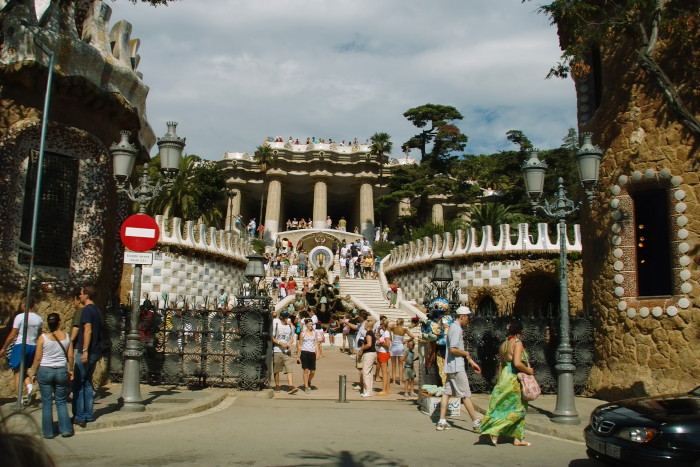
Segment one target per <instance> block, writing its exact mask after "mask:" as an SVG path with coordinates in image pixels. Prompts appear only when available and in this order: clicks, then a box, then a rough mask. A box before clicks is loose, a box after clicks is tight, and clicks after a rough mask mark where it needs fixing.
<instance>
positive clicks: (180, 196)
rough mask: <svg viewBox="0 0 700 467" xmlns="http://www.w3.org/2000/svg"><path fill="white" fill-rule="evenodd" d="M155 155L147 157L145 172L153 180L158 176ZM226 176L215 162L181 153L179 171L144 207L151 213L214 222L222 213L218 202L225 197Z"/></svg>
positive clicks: (217, 221)
mask: <svg viewBox="0 0 700 467" xmlns="http://www.w3.org/2000/svg"><path fill="white" fill-rule="evenodd" d="M159 166H160V162H159V158H158V156H156V157H154V158H153V159H151V165H150V166H149V175H150V178H151V180H152V182H153V183H155V182H156V181H157V179H158V178H159V177H160V175H159V174H158V167H159ZM225 188H226V178H225V175H224V173H223V172H221V171H220V170H219V169H218V168H217V167H216V166H215V165H213V164H212V163H210V162H209V161H203V160H202V159H201V158H200V157H198V156H195V155H189V156H183V157H182V159H181V161H180V172H179V173H178V174H177V176H176V177H175V179H174V180H173V183H172V184H171V185H170V186H166V187H165V188H164V189H162V190H161V191H160V193H158V195H157V196H156V197H155V199H154V200H153V201H151V202H150V203H149V205H148V207H147V212H148V213H149V214H151V215H157V214H167V215H168V216H170V217H180V218H182V219H184V220H191V221H196V220H201V221H202V222H203V223H205V224H207V225H210V226H216V225H219V224H220V223H221V219H222V217H223V215H222V213H221V210H220V209H219V208H220V206H221V205H222V204H223V203H224V201H225V193H224V189H225Z"/></svg>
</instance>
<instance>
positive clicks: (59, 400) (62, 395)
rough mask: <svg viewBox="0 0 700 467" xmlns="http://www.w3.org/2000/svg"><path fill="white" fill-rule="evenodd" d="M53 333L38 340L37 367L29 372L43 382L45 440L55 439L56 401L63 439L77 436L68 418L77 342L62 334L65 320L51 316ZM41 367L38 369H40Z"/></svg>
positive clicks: (54, 314) (35, 378)
mask: <svg viewBox="0 0 700 467" xmlns="http://www.w3.org/2000/svg"><path fill="white" fill-rule="evenodd" d="M46 323H47V324H48V327H49V332H47V333H44V334H42V335H41V336H39V338H38V339H37V341H36V354H35V356H34V364H33V365H32V368H31V369H30V370H29V375H30V376H33V378H32V379H33V380H34V381H35V382H36V381H38V382H39V391H40V392H41V431H42V433H43V435H44V438H47V439H51V438H53V437H54V436H55V434H54V431H53V401H54V400H55V401H56V412H57V414H58V429H59V431H60V432H61V436H63V437H64V438H67V437H69V436H73V424H72V423H71V420H70V417H69V416H68V407H67V405H66V399H67V397H68V392H69V387H70V386H69V385H70V380H71V378H72V377H73V372H72V371H69V368H73V343H72V342H71V341H70V337H69V336H68V334H67V333H65V332H63V331H61V330H60V329H59V327H60V326H61V317H60V316H59V315H58V313H51V314H50V315H49V316H48V318H47V319H46ZM37 368H38V369H37Z"/></svg>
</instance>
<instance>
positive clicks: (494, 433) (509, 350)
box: [479, 321, 535, 446]
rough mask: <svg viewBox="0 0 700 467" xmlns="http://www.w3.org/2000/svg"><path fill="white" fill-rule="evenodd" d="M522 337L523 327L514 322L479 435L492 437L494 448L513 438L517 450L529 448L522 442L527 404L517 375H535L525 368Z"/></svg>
mask: <svg viewBox="0 0 700 467" xmlns="http://www.w3.org/2000/svg"><path fill="white" fill-rule="evenodd" d="M522 333H523V325H522V323H520V322H518V321H513V322H511V323H510V324H509V325H508V339H507V340H506V341H505V342H504V343H503V344H501V347H500V349H499V356H500V363H499V370H498V374H499V376H498V382H497V383H496V386H494V388H493V391H492V392H491V397H490V398H489V409H488V411H487V412H486V415H485V416H484V418H482V419H481V429H480V430H479V432H480V433H482V434H486V435H490V436H491V444H493V445H494V446H496V444H497V443H498V437H499V436H508V437H512V438H513V445H514V446H530V443H528V442H526V441H524V440H523V437H524V436H525V414H527V404H528V401H527V400H526V399H525V398H524V397H523V393H522V387H521V385H520V381H519V379H518V373H519V372H522V373H525V374H527V375H534V374H535V371H534V370H533V369H532V368H530V367H529V366H527V365H526V362H527V352H526V351H525V349H524V347H523V343H522V342H521V341H520V337H521V336H522Z"/></svg>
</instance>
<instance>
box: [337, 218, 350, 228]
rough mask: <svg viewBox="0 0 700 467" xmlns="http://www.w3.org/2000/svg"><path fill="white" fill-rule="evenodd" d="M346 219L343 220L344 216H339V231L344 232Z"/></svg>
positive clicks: (346, 223)
mask: <svg viewBox="0 0 700 467" xmlns="http://www.w3.org/2000/svg"><path fill="white" fill-rule="evenodd" d="M347 225H348V221H346V220H345V217H341V218H340V220H339V221H338V230H340V231H341V232H345V231H346V229H347Z"/></svg>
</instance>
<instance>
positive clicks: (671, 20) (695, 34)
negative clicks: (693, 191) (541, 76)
mask: <svg viewBox="0 0 700 467" xmlns="http://www.w3.org/2000/svg"><path fill="white" fill-rule="evenodd" d="M522 1H523V3H524V2H525V1H528V0H522ZM538 11H540V12H541V13H544V14H546V15H547V16H549V17H550V19H551V20H552V23H553V24H556V25H557V27H558V28H559V31H560V43H561V46H562V49H563V51H564V53H563V54H562V61H561V62H560V63H558V64H557V65H556V66H555V67H553V68H552V69H551V70H550V72H549V75H548V76H547V77H551V76H557V77H561V78H565V77H568V75H569V74H574V75H575V76H577V77H585V76H586V75H588V74H589V73H590V72H591V61H590V59H589V57H590V55H591V51H596V52H599V51H600V50H601V49H602V48H604V47H607V45H609V44H617V43H618V42H619V41H620V39H621V38H625V40H629V43H630V45H631V46H632V47H633V48H634V52H633V54H632V56H633V59H634V62H635V65H636V66H639V67H640V68H641V69H642V70H644V72H645V73H646V74H647V75H648V76H649V78H651V79H650V81H651V83H653V84H654V85H656V86H658V87H659V90H660V91H661V95H662V96H663V97H664V99H666V102H667V104H668V106H669V109H670V110H671V112H672V113H673V114H674V115H675V116H676V118H677V119H678V121H679V122H680V123H681V124H683V126H685V128H686V129H687V130H688V131H689V132H690V133H692V134H693V135H694V136H695V137H699V136H700V121H698V119H697V117H696V116H695V115H694V114H693V112H692V111H690V110H689V109H688V108H687V107H686V105H685V103H684V98H683V97H682V95H685V96H686V97H685V99H687V100H688V102H691V103H694V102H695V101H694V99H696V97H695V95H694V94H693V93H694V91H693V89H690V88H692V86H691V87H690V88H688V87H687V86H683V87H682V88H679V87H678V86H677V85H676V84H675V83H674V82H673V80H672V77H673V78H674V79H676V80H677V82H680V83H686V82H692V81H694V76H695V75H696V73H694V71H693V67H692V66H688V67H686V69H683V65H681V66H678V63H679V62H678V60H677V57H683V56H688V57H696V58H697V43H698V38H699V37H700V10H699V9H698V2H697V0H696V1H688V0H620V1H600V0H579V1H575V2H574V1H571V0H556V1H553V2H551V3H548V4H545V5H542V6H540V7H539V8H538ZM660 43H661V44H662V45H659V44H660ZM604 52H605V51H604ZM668 57H671V59H670V60H668ZM686 63H693V62H692V61H691V60H689V61H687V62H686ZM665 67H666V68H668V69H673V74H671V73H668V72H667V71H666V70H665V69H664V68H665ZM686 88H688V89H686Z"/></svg>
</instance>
